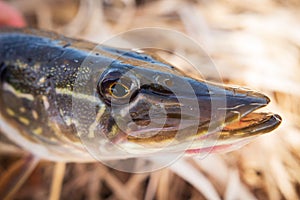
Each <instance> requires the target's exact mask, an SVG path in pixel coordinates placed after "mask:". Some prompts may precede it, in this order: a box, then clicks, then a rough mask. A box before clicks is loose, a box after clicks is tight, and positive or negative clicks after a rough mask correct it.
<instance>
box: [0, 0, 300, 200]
mask: <svg viewBox="0 0 300 200" xmlns="http://www.w3.org/2000/svg"><path fill="white" fill-rule="evenodd" d="M7 2H8V3H10V4H11V5H13V6H14V7H16V8H17V9H18V10H20V11H21V12H22V13H23V15H24V17H25V18H26V20H27V22H28V25H29V26H31V27H35V28H41V29H47V30H54V31H56V32H59V33H62V34H64V35H66V36H70V37H76V38H83V39H86V40H90V41H94V42H98V43H99V42H102V41H104V40H105V39H108V38H110V37H112V36H113V35H114V34H118V33H121V32H124V31H127V30H130V29H133V28H143V27H162V28H169V29H172V30H177V31H180V32H183V33H185V34H187V35H188V36H190V37H191V38H193V39H194V40H195V41H197V42H198V43H199V44H200V45H201V46H202V47H203V49H205V51H206V53H207V54H208V55H209V56H210V57H211V58H212V60H213V61H214V63H215V65H216V66H217V68H218V70H219V72H220V74H221V77H222V79H223V81H224V82H225V83H228V84H234V85H241V86H245V87H248V88H252V89H255V90H259V91H261V92H263V93H265V94H267V95H268V96H269V97H270V98H271V100H272V101H271V103H270V105H269V106H268V108H267V111H272V112H274V113H278V114H280V115H281V116H282V118H283V122H282V125H281V126H280V127H279V128H278V129H276V130H275V131H273V132H272V133H270V134H266V135H264V136H261V137H259V138H257V139H256V140H255V141H253V142H252V143H250V144H248V145H247V146H245V147H243V148H241V149H239V150H236V151H233V152H230V153H223V154H221V153H220V154H212V155H209V156H207V157H205V158H204V159H199V158H185V159H181V160H179V161H178V162H176V163H175V164H174V165H172V166H169V167H168V168H165V169H163V170H160V171H156V172H153V173H144V174H130V173H124V172H119V171H116V170H113V169H110V168H108V167H106V166H104V165H101V164H100V163H96V164H67V169H66V173H65V175H64V182H63V187H62V194H61V199H110V200H113V199H158V200H162V199H163V200H164V199H234V200H235V199H275V200H276V199H299V198H300V185H299V184H300V155H299V153H300V132H299V128H300V127H299V124H300V123H299V122H300V117H299V113H300V109H299V105H300V101H299V95H300V87H299V83H300V67H299V62H300V23H299V21H300V12H299V11H300V1H298V0H273V1H272V0H251V1H250V0H244V1H240V0H218V1H217V0H210V1H208V0H186V1H184V0H26V1H22V0H10V1H7ZM174 43H175V44H176V42H174ZM174 43H173V44H170V45H172V46H174V47H173V48H179V49H180V48H181V47H180V46H176V45H174ZM191 53H193V52H191ZM178 62H179V61H178ZM173 63H174V65H175V66H176V65H180V64H181V63H176V59H173ZM203 73H205V74H209V76H210V77H209V78H211V79H212V80H214V78H215V77H214V74H212V73H209V68H206V67H205V66H203ZM24 154H25V152H23V151H22V150H20V149H19V148H17V147H16V146H14V145H13V144H11V143H9V141H5V139H3V140H2V142H1V145H0V173H3V172H4V171H5V170H6V169H7V168H9V166H10V165H11V164H12V163H13V162H14V161H15V160H17V159H19V158H20V157H22V156H23V155H24ZM53 166H54V164H53V163H51V162H47V161H43V162H41V163H40V164H39V166H38V168H37V169H36V170H35V171H34V172H33V174H32V175H31V176H30V178H29V179H28V180H27V182H26V184H25V185H24V186H23V187H22V189H21V190H20V191H19V192H18V193H17V196H16V197H15V199H46V198H47V197H48V196H49V192H50V189H49V188H50V184H51V179H52V175H53Z"/></svg>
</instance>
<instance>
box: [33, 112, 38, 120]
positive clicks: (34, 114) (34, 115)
mask: <svg viewBox="0 0 300 200" xmlns="http://www.w3.org/2000/svg"><path fill="white" fill-rule="evenodd" d="M31 112H32V117H33V119H35V120H37V119H38V117H39V115H38V113H37V112H36V111H35V110H33V111H31Z"/></svg>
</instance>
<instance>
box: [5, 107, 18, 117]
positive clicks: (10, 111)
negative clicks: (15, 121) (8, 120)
mask: <svg viewBox="0 0 300 200" xmlns="http://www.w3.org/2000/svg"><path fill="white" fill-rule="evenodd" d="M6 113H7V114H8V115H10V116H15V114H16V113H15V112H14V111H13V110H12V109H10V108H6Z"/></svg>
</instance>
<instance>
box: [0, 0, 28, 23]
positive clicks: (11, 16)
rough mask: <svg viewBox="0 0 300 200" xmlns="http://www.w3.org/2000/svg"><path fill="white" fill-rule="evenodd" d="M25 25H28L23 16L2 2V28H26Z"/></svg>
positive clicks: (0, 15) (0, 20)
mask: <svg viewBox="0 0 300 200" xmlns="http://www.w3.org/2000/svg"><path fill="white" fill-rule="evenodd" d="M25 25H26V23H25V20H24V18H23V17H22V14H21V13H20V12H19V11H18V10H16V9H15V8H13V7H12V6H10V5H9V4H7V3H5V2H3V1H1V0H0V27H1V26H13V27H24V26H25Z"/></svg>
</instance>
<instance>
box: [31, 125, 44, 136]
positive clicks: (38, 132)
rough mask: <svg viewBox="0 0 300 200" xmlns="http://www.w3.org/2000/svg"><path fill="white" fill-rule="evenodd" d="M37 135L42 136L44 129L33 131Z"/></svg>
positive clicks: (39, 128)
mask: <svg viewBox="0 0 300 200" xmlns="http://www.w3.org/2000/svg"><path fill="white" fill-rule="evenodd" d="M32 132H33V133H34V134H35V135H41V134H42V133H43V129H42V128H41V127H38V128H36V129H34V130H33V131H32Z"/></svg>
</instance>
